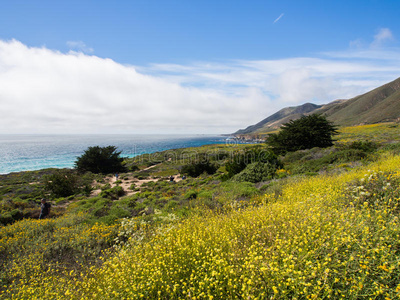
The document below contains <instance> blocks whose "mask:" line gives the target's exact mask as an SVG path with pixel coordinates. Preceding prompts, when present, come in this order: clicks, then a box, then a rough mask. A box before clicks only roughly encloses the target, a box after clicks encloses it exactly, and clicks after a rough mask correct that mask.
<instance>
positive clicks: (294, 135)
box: [267, 114, 338, 154]
mask: <svg viewBox="0 0 400 300" xmlns="http://www.w3.org/2000/svg"><path fill="white" fill-rule="evenodd" d="M336 134H338V132H337V128H336V126H335V125H334V124H333V123H332V122H330V121H328V120H327V119H326V117H324V116H322V115H319V114H313V115H309V116H303V117H301V118H300V119H297V120H291V121H289V122H288V123H285V124H283V125H282V127H281V130H280V131H279V132H278V133H274V134H270V135H269V136H268V138H267V143H268V144H269V145H270V146H271V147H272V149H273V150H274V152H275V153H277V154H284V153H286V152H291V151H297V150H303V149H311V148H314V147H320V148H326V147H330V146H332V145H333V136H334V135H336Z"/></svg>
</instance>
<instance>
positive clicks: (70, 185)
mask: <svg viewBox="0 0 400 300" xmlns="http://www.w3.org/2000/svg"><path fill="white" fill-rule="evenodd" d="M45 189H46V190H48V191H49V192H51V194H52V196H53V197H55V198H58V197H68V196H71V195H75V194H78V193H81V192H84V193H87V192H89V193H90V190H91V187H90V182H85V181H84V178H81V177H80V176H79V175H78V174H76V173H75V172H74V171H73V170H67V169H63V170H58V171H56V172H55V173H54V174H52V175H48V176H46V177H45Z"/></svg>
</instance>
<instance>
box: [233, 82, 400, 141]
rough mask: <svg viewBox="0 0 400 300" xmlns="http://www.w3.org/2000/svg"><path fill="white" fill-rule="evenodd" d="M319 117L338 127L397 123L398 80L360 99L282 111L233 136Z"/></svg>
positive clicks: (255, 132) (399, 106) (399, 109)
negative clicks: (292, 121) (309, 117)
mask: <svg viewBox="0 0 400 300" xmlns="http://www.w3.org/2000/svg"><path fill="white" fill-rule="evenodd" d="M312 113H321V114H323V115H326V116H327V118H328V119H329V120H330V121H333V122H334V123H335V124H337V125H339V126H354V125H361V124H375V123H382V122H394V121H398V120H399V119H400V78H398V79H396V80H394V81H392V82H390V83H387V84H385V85H383V86H381V87H378V88H376V89H374V90H372V91H370V92H367V93H365V94H363V95H359V96H357V97H354V98H352V99H348V100H336V101H333V102H331V103H328V104H326V105H315V104H311V103H306V104H303V105H300V106H297V107H288V108H284V109H282V110H280V111H278V112H277V113H275V114H273V115H271V116H270V117H268V118H266V119H264V120H263V121H261V122H259V123H257V124H255V125H252V126H249V127H247V128H246V129H242V130H238V131H237V132H235V135H259V134H262V133H267V132H270V131H273V130H276V129H278V128H279V127H280V126H281V125H282V124H284V123H287V122H288V121H290V120H296V119H298V118H300V117H301V116H304V115H307V114H312Z"/></svg>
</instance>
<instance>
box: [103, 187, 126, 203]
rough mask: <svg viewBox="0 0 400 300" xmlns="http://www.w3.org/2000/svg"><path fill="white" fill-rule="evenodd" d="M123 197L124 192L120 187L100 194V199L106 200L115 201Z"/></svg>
mask: <svg viewBox="0 0 400 300" xmlns="http://www.w3.org/2000/svg"><path fill="white" fill-rule="evenodd" d="M123 195H125V191H124V189H123V188H122V187H120V186H115V187H113V188H110V189H106V190H103V191H102V192H101V193H100V196H101V197H103V198H108V199H111V200H116V199H118V198H119V197H122V196H123Z"/></svg>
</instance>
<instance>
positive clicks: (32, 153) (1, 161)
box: [0, 134, 226, 174]
mask: <svg viewBox="0 0 400 300" xmlns="http://www.w3.org/2000/svg"><path fill="white" fill-rule="evenodd" d="M225 141H226V137H223V136H216V135H214V136H212V135H207V136H206V135H122V134H113V135H111V134H110V135H103V134H101V135H100V134H99V135H93V134H92V135H0V174H8V173H11V172H20V171H32V170H40V169H46V168H72V167H73V166H74V163H75V160H76V158H77V157H78V156H81V155H82V154H83V153H84V151H85V150H86V149H87V148H88V147H90V146H101V147H104V146H116V147H117V149H118V151H121V156H122V157H134V156H137V155H140V154H145V153H154V152H158V151H164V150H169V149H177V148H186V147H197V146H202V145H209V144H221V143H225Z"/></svg>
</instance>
